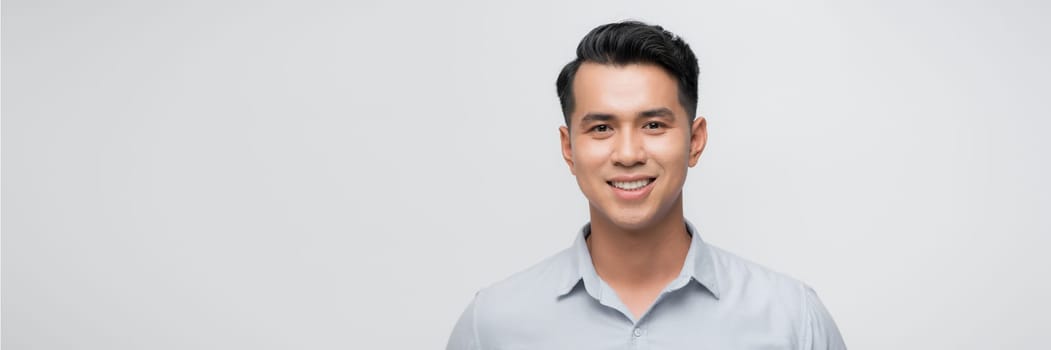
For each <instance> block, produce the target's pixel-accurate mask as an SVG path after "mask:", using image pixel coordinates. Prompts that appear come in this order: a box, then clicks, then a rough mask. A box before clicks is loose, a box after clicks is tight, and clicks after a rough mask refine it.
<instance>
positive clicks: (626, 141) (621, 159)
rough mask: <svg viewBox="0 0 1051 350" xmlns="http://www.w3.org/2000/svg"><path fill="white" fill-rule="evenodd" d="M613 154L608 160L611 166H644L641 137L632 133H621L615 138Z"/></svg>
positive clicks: (644, 157)
mask: <svg viewBox="0 0 1051 350" xmlns="http://www.w3.org/2000/svg"><path fill="white" fill-rule="evenodd" d="M615 138H616V139H615V140H614V145H613V152H612V154H610V160H612V161H613V165H617V166H622V167H625V168H630V167H633V166H637V165H643V164H646V157H647V156H646V150H645V147H643V144H642V137H640V135H635V133H632V132H621V133H617V136H615Z"/></svg>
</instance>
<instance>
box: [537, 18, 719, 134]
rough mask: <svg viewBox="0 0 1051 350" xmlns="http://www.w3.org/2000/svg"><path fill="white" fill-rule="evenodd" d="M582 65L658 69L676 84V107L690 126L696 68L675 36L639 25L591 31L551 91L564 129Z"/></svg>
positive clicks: (694, 59) (694, 110)
mask: <svg viewBox="0 0 1051 350" xmlns="http://www.w3.org/2000/svg"><path fill="white" fill-rule="evenodd" d="M584 62H594V63H599V64H611V65H617V66H620V65H626V64H632V63H652V64H656V65H658V66H660V67H661V68H663V69H664V70H665V71H667V72H668V73H669V74H671V76H672V77H674V78H675V79H676V80H677V81H678V83H679V84H678V85H679V103H680V104H682V107H683V109H684V110H685V111H686V113H687V114H688V117H689V120H690V122H693V119H694V116H695V115H696V114H697V77H698V75H699V74H700V68H699V67H698V65H697V56H694V54H693V50H690V45H687V44H686V42H685V41H683V40H682V39H681V38H679V37H678V36H677V35H675V34H672V33H671V32H669V31H667V30H664V28H661V27H660V26H657V25H649V24H646V23H643V22H639V21H622V22H616V23H609V24H603V25H601V26H598V27H596V28H595V29H592V30H591V32H589V33H588V34H587V35H585V36H584V38H583V39H581V40H580V45H578V46H577V58H576V59H574V60H573V61H571V62H569V63H568V64H566V66H565V67H563V68H562V72H561V73H559V74H558V80H556V81H555V88H556V89H557V92H558V99H559V102H560V103H561V104H562V115H563V117H564V118H565V121H566V126H567V127H568V126H569V115H570V113H572V112H573V107H574V101H573V77H574V76H576V74H577V69H578V68H580V64H581V63H584Z"/></svg>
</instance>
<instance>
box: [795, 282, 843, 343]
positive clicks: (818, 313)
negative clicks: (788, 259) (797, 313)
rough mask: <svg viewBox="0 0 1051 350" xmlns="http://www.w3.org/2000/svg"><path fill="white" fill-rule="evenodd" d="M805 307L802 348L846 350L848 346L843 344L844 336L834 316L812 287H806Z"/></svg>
mask: <svg viewBox="0 0 1051 350" xmlns="http://www.w3.org/2000/svg"><path fill="white" fill-rule="evenodd" d="M803 307H804V309H803V312H804V314H805V321H804V322H805V324H804V325H803V332H804V334H803V347H802V348H803V349H804V350H846V348H847V345H846V344H845V343H844V342H843V336H842V335H840V334H839V328H838V327H836V322H835V321H833V320H832V315H831V314H829V313H828V310H826V309H825V305H824V304H822V303H821V299H819V298H818V297H817V292H815V291H814V289H813V288H811V287H810V286H807V287H806V291H805V293H804V298H803Z"/></svg>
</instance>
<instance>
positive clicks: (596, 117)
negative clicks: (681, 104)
mask: <svg viewBox="0 0 1051 350" xmlns="http://www.w3.org/2000/svg"><path fill="white" fill-rule="evenodd" d="M654 117H656V118H664V119H668V120H670V121H674V120H675V113H672V111H671V109H668V108H667V107H660V108H654V109H648V110H645V111H642V112H639V114H638V118H654ZM610 120H613V115H612V114H609V113H588V114H585V115H584V118H583V119H581V120H580V124H582V125H583V124H588V123H592V122H608V121H610Z"/></svg>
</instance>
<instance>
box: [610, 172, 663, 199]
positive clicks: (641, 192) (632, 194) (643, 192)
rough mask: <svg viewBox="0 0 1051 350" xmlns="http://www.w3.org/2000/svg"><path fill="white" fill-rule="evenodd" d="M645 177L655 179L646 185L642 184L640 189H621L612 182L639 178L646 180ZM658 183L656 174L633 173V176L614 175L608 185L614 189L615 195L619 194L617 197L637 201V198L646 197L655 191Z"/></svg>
mask: <svg viewBox="0 0 1051 350" xmlns="http://www.w3.org/2000/svg"><path fill="white" fill-rule="evenodd" d="M645 179H653V181H651V182H650V183H648V184H646V186H642V188H640V189H637V190H631V191H628V190H622V189H619V188H617V187H615V186H613V184H612V183H611V182H613V181H617V182H627V181H638V180H645ZM656 183H657V177H656V176H644V175H631V176H618V177H614V178H613V179H611V180H609V181H607V182H606V185H608V186H609V188H610V189H611V190H613V194H614V195H615V196H617V198H620V199H621V200H625V201H636V200H640V199H642V198H646V196H648V195H649V194H650V192H652V191H653V186H654V184H656Z"/></svg>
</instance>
